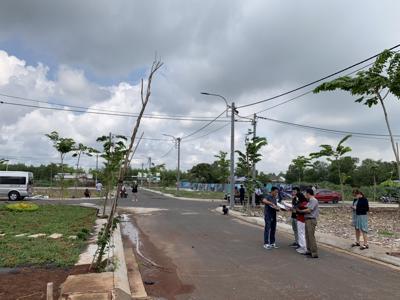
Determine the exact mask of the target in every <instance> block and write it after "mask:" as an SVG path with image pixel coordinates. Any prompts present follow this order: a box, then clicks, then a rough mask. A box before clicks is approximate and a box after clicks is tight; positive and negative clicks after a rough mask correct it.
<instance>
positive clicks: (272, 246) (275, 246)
mask: <svg viewBox="0 0 400 300" xmlns="http://www.w3.org/2000/svg"><path fill="white" fill-rule="evenodd" d="M271 248H274V249H279V247H278V246H277V245H276V244H271Z"/></svg>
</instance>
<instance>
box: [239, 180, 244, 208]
mask: <svg viewBox="0 0 400 300" xmlns="http://www.w3.org/2000/svg"><path fill="white" fill-rule="evenodd" d="M244 193H245V190H244V187H243V184H241V185H240V189H239V197H240V204H241V205H243V203H244Z"/></svg>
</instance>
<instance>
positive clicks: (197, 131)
mask: <svg viewBox="0 0 400 300" xmlns="http://www.w3.org/2000/svg"><path fill="white" fill-rule="evenodd" d="M225 112H226V109H224V110H223V111H222V113H220V114H219V115H218V116H216V117H215V118H214V119H213V120H211V121H210V122H208V123H207V124H205V125H203V126H202V127H200V128H199V129H197V130H195V131H194V132H192V133H190V134H188V135H185V136H183V137H182V138H181V140H183V139H187V138H188V137H191V136H193V135H195V134H197V133H199V132H200V131H202V130H203V129H205V128H207V127H208V126H210V125H211V124H212V123H214V122H216V121H217V120H218V118H220V117H221V116H222V115H223V114H224V113H225Z"/></svg>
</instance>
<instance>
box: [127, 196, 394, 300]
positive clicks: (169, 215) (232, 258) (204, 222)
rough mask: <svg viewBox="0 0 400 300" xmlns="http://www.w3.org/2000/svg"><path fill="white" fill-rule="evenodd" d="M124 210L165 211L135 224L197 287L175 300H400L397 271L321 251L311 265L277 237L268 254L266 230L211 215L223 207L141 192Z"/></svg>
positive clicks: (180, 274) (185, 281) (138, 217)
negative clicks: (264, 244) (264, 246)
mask: <svg viewBox="0 0 400 300" xmlns="http://www.w3.org/2000/svg"><path fill="white" fill-rule="evenodd" d="M120 206H121V207H124V206H125V207H132V206H134V207H144V208H161V209H163V210H160V211H153V212H150V213H149V212H146V211H144V212H143V213H142V214H140V213H139V214H138V213H136V214H134V220H135V222H134V223H136V224H137V225H136V226H138V227H139V228H140V230H141V232H142V234H143V235H145V236H147V240H148V242H147V243H151V244H152V247H155V248H156V251H158V252H159V253H158V254H162V255H164V256H166V257H168V259H170V260H171V261H172V263H173V264H174V265H175V266H176V272H177V275H178V277H179V279H180V280H181V281H182V282H183V284H186V285H188V286H192V287H193V289H192V290H191V291H190V292H189V293H186V294H180V295H176V299H375V300H376V299H400V272H399V271H396V270H393V269H391V268H388V267H386V266H383V265H380V264H376V263H374V262H370V261H366V260H363V259H360V258H358V257H354V256H351V255H348V254H345V253H341V252H337V251H335V250H331V249H327V248H323V247H320V253H319V254H320V258H319V259H311V258H308V257H305V256H302V255H299V254H297V253H296V252H295V251H294V250H293V249H292V248H290V247H289V246H288V245H289V244H290V243H291V242H292V240H291V238H290V236H288V235H285V234H281V233H279V232H278V233H277V243H278V245H279V246H280V248H279V249H274V250H265V249H263V248H262V238H263V230H262V228H260V227H256V226H253V225H250V224H247V223H243V222H241V221H238V220H236V219H234V218H232V217H229V216H222V215H219V214H216V213H214V212H213V211H212V210H213V209H214V208H215V207H217V206H218V203H210V202H198V201H188V200H177V199H171V198H166V197H163V196H161V195H158V194H154V193H150V192H144V191H141V192H140V193H139V202H135V203H133V202H131V201H130V200H129V199H124V200H122V201H121V203H120ZM142 246H143V248H144V249H143V253H146V247H147V245H146V242H144V244H143V245H142ZM147 255H153V256H154V257H149V258H150V259H157V258H158V257H159V255H154V251H148V254H147ZM156 284H163V283H162V282H159V283H156Z"/></svg>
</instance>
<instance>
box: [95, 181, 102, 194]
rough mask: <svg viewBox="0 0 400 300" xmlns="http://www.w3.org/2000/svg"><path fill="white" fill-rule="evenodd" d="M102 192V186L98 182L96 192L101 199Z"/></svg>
mask: <svg viewBox="0 0 400 300" xmlns="http://www.w3.org/2000/svg"><path fill="white" fill-rule="evenodd" d="M102 190H103V184H102V183H101V182H100V181H99V182H97V183H96V192H97V193H98V194H99V196H100V197H101V191H102Z"/></svg>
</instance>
